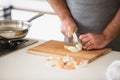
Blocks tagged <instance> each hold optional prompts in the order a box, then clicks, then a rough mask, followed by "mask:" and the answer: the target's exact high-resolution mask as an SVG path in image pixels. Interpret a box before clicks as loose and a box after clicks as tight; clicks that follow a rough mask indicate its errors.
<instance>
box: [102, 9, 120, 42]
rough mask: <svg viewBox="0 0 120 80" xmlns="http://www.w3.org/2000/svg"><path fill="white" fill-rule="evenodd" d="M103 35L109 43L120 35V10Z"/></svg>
mask: <svg viewBox="0 0 120 80" xmlns="http://www.w3.org/2000/svg"><path fill="white" fill-rule="evenodd" d="M103 34H104V35H105V36H106V39H107V40H108V42H111V41H112V40H113V39H115V38H116V37H117V36H118V35H120V9H119V10H118V12H117V14H116V15H115V17H114V18H113V20H112V21H111V22H110V23H109V25H108V26H107V27H106V29H105V30H104V32H103Z"/></svg>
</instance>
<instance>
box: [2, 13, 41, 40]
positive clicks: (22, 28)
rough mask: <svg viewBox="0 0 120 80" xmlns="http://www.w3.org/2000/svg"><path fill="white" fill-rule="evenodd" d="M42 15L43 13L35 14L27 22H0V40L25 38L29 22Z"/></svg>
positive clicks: (29, 25)
mask: <svg viewBox="0 0 120 80" xmlns="http://www.w3.org/2000/svg"><path fill="white" fill-rule="evenodd" d="M42 15H43V13H40V14H37V15H35V16H34V17H32V18H31V19H30V20H28V21H21V20H0V40H1V39H2V40H3V39H6V40H14V39H19V38H23V37H25V36H26V35H27V33H28V30H29V28H30V27H31V23H30V21H32V20H34V19H35V18H37V17H40V16H42Z"/></svg>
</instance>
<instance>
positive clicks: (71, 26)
mask: <svg viewBox="0 0 120 80" xmlns="http://www.w3.org/2000/svg"><path fill="white" fill-rule="evenodd" d="M77 30H78V28H77V25H76V23H75V22H74V20H73V19H72V18H67V19H65V20H63V21H62V26H61V32H62V33H63V34H64V35H65V36H66V37H67V38H69V39H72V34H73V33H74V32H77Z"/></svg>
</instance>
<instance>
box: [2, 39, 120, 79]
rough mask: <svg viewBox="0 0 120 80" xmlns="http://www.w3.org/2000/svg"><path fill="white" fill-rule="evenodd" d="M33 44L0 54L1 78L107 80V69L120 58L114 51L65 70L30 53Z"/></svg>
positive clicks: (119, 54)
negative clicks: (80, 65) (83, 65)
mask: <svg viewBox="0 0 120 80" xmlns="http://www.w3.org/2000/svg"><path fill="white" fill-rule="evenodd" d="M43 42H44V41H42V40H40V41H39V43H36V44H33V45H31V46H29V47H26V48H23V49H20V50H17V51H15V52H12V53H9V54H7V55H4V56H0V80H106V75H105V72H106V69H107V67H108V66H109V65H110V64H111V63H112V62H113V61H114V60H118V59H119V60H120V52H116V51H112V52H110V53H109V54H107V55H104V56H102V57H100V58H98V59H97V60H95V61H93V62H92V63H90V64H88V65H87V66H85V67H83V68H77V69H74V70H64V69H61V68H58V67H50V66H48V65H47V61H46V57H44V56H38V55H33V54H28V53H27V49H29V48H31V47H33V46H36V45H38V44H41V43H43Z"/></svg>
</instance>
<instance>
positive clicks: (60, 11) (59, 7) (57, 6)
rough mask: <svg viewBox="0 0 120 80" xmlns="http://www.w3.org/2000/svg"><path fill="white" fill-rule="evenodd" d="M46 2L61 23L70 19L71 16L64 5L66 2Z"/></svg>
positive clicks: (54, 0)
mask: <svg viewBox="0 0 120 80" xmlns="http://www.w3.org/2000/svg"><path fill="white" fill-rule="evenodd" d="M48 2H49V3H50V4H51V6H52V8H53V9H54V10H55V12H56V13H57V15H58V16H59V17H60V19H61V21H63V20H64V19H66V18H72V15H71V13H70V11H69V9H68V7H67V5H66V0H48Z"/></svg>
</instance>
